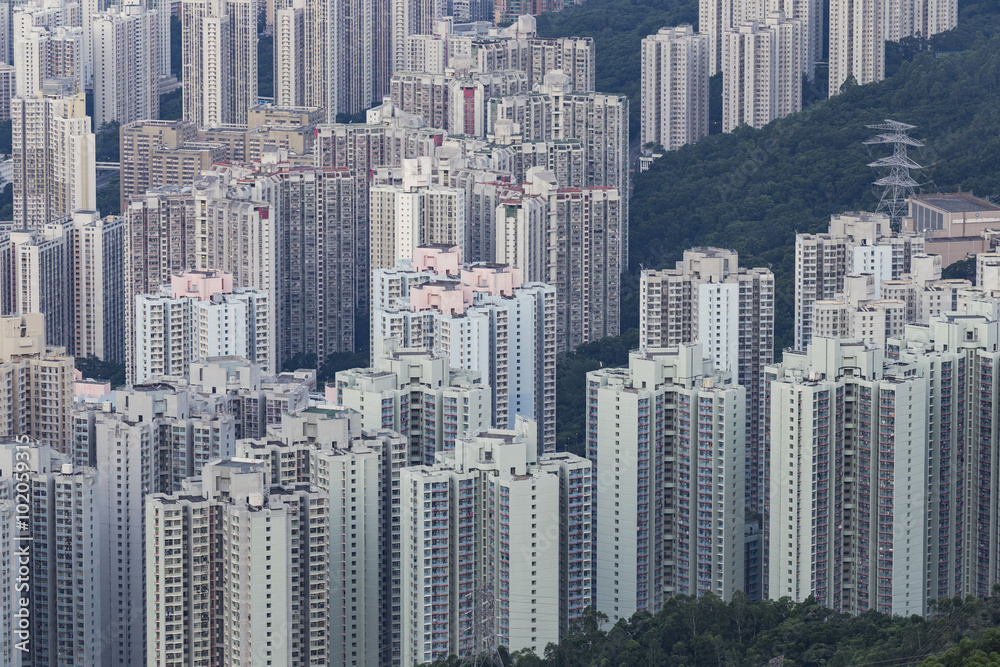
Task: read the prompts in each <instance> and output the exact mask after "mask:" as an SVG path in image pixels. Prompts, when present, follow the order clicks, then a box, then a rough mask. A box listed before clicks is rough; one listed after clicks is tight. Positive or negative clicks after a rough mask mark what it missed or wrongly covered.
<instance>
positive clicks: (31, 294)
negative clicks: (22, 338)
mask: <svg viewBox="0 0 1000 667" xmlns="http://www.w3.org/2000/svg"><path fill="white" fill-rule="evenodd" d="M73 241H74V233H73V225H72V224H71V223H70V221H69V220H67V219H66V218H60V219H59V220H56V221H53V222H52V223H49V224H46V225H44V226H43V227H41V228H39V229H32V230H27V231H12V232H10V233H9V234H8V235H7V238H6V239H2V240H0V253H2V259H0V272H2V274H3V282H4V283H5V284H6V285H8V286H9V292H6V293H5V294H4V295H3V296H0V306H2V307H3V309H4V310H3V312H6V313H40V314H42V315H44V316H45V338H46V341H47V342H48V343H49V344H50V345H58V346H60V347H63V348H66V350H67V351H69V352H72V351H73V350H72V348H73V344H74V342H75V341H74V333H75V332H74V329H73V322H74V311H75V304H74V303H73V296H74V294H73V291H74V282H75V281H74V273H75V268H76V267H75V266H74V264H73V262H74V256H73V255H74V247H73V246H74V243H73Z"/></svg>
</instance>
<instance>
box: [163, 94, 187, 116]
mask: <svg viewBox="0 0 1000 667" xmlns="http://www.w3.org/2000/svg"><path fill="white" fill-rule="evenodd" d="M183 95H184V91H183V90H182V89H180V88H175V89H174V90H172V91H170V92H169V93H166V94H164V95H160V120H180V119H181V116H182V115H184V98H183Z"/></svg>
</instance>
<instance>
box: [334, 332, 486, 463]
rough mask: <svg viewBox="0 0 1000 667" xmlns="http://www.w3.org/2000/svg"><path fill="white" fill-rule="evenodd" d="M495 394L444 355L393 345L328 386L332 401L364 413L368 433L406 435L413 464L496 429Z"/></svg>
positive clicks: (338, 375)
mask: <svg viewBox="0 0 1000 667" xmlns="http://www.w3.org/2000/svg"><path fill="white" fill-rule="evenodd" d="M491 394H492V392H491V391H490V388H489V386H488V385H485V384H483V383H482V382H480V378H479V374H478V373H472V372H470V371H456V370H452V369H450V368H449V367H448V361H447V359H446V358H445V357H444V356H443V355H441V354H440V353H435V352H431V351H427V350H422V349H405V348H403V349H398V348H394V347H393V346H392V345H387V349H385V350H384V351H383V353H382V354H380V355H379V356H378V357H376V360H375V367H374V368H355V369H351V370H347V371H341V372H339V373H337V377H336V381H335V382H332V383H329V384H327V386H326V400H327V402H328V403H331V404H332V405H340V406H344V407H347V408H351V409H352V410H356V411H357V412H359V413H361V425H362V427H363V428H364V429H366V430H373V431H374V430H392V431H396V432H397V433H400V434H402V435H403V436H405V437H406V438H407V440H408V442H409V453H408V458H409V461H410V463H411V464H412V465H420V464H427V465H430V464H432V463H433V462H434V460H435V459H434V455H435V453H436V452H440V451H446V450H451V449H454V448H455V442H456V441H457V440H458V439H459V438H461V437H464V436H465V435H466V434H468V433H473V432H475V431H476V430H477V429H485V428H490V425H491V423H492V421H493V420H492V415H493V411H492V407H491Z"/></svg>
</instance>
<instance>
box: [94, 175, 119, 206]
mask: <svg viewBox="0 0 1000 667" xmlns="http://www.w3.org/2000/svg"><path fill="white" fill-rule="evenodd" d="M97 210H98V211H100V212H101V215H121V212H122V195H121V177H120V176H119V175H118V174H117V173H116V174H114V175H113V176H111V177H110V178H109V179H108V182H107V183H105V184H104V185H102V186H101V187H99V188H97Z"/></svg>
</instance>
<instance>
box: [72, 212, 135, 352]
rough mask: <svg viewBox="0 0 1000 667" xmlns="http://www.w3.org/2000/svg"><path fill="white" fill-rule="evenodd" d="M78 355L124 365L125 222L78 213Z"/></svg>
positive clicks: (75, 237) (75, 260)
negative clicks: (91, 356)
mask: <svg viewBox="0 0 1000 667" xmlns="http://www.w3.org/2000/svg"><path fill="white" fill-rule="evenodd" d="M72 220H73V260H72V261H73V277H74V280H73V302H74V303H73V323H74V327H73V328H74V332H75V335H74V340H73V344H72V346H71V348H72V350H73V354H74V356H77V357H87V356H90V355H93V356H95V357H97V358H98V359H103V360H105V361H117V362H123V361H125V324H126V321H125V285H124V278H125V221H124V220H123V219H122V218H121V217H117V218H115V217H111V216H108V217H106V218H101V217H100V216H99V214H98V213H97V212H96V211H77V212H75V213H73V216H72Z"/></svg>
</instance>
